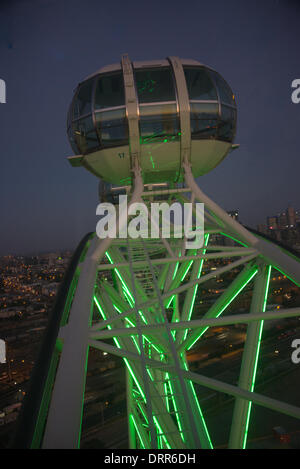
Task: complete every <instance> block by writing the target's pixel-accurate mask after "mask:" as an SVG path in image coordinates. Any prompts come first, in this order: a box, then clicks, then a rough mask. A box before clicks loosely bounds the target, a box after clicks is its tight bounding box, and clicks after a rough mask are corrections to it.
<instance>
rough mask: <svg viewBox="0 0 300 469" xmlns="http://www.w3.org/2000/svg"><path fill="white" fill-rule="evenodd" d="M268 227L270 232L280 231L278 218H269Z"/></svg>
mask: <svg viewBox="0 0 300 469" xmlns="http://www.w3.org/2000/svg"><path fill="white" fill-rule="evenodd" d="M267 227H268V229H269V230H277V229H278V218H277V217H267Z"/></svg>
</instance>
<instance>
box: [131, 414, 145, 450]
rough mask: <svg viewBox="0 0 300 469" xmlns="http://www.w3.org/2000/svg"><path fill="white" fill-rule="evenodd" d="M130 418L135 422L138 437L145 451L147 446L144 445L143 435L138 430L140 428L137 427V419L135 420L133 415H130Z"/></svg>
mask: <svg viewBox="0 0 300 469" xmlns="http://www.w3.org/2000/svg"><path fill="white" fill-rule="evenodd" d="M130 418H131V420H132V422H133V425H134V428H135V431H136V433H137V435H138V437H139V440H140V443H141V446H142V448H143V449H145V445H144V443H143V439H142V437H141V434H140V432H139V429H138V426H137V424H136V421H135V419H134V416H133V415H132V414H130Z"/></svg>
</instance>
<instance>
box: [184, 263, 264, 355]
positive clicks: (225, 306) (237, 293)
mask: <svg viewBox="0 0 300 469" xmlns="http://www.w3.org/2000/svg"><path fill="white" fill-rule="evenodd" d="M257 270H258V269H256V270H255V271H254V272H253V274H252V275H251V276H250V277H249V278H248V280H246V282H244V283H243V285H242V286H241V287H240V288H239V289H238V291H236V292H235V294H234V295H233V296H232V297H231V298H230V299H229V300H228V302H227V303H226V304H225V305H224V306H223V308H221V310H220V311H219V312H218V314H217V315H216V316H215V318H218V317H219V316H220V315H221V314H222V313H223V311H224V310H225V309H226V308H227V307H228V306H229V305H230V303H232V302H233V300H234V299H235V298H236V297H237V296H238V295H239V294H240V292H241V291H242V290H243V289H244V288H245V287H246V285H247V284H248V283H249V282H250V281H251V280H252V279H253V277H254V276H255V275H256V274H257ZM207 329H209V326H207V327H205V328H204V330H203V331H202V332H200V334H199V335H198V337H197V338H196V339H195V340H194V342H193V343H192V345H190V346H189V348H188V349H187V350H190V349H191V348H192V347H193V345H194V344H195V343H196V342H197V340H199V339H200V337H202V336H203V334H204V333H205V332H206V331H207Z"/></svg>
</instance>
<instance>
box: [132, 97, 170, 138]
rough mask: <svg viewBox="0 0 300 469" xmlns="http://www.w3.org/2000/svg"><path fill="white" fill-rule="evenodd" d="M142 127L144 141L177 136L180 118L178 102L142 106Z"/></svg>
mask: <svg viewBox="0 0 300 469" xmlns="http://www.w3.org/2000/svg"><path fill="white" fill-rule="evenodd" d="M140 129H141V139H142V143H150V142H151V141H153V140H155V141H157V140H162V141H163V140H165V139H167V140H168V137H177V136H178V133H179V120H178V116H177V112H176V103H168V104H157V105H153V106H140Z"/></svg>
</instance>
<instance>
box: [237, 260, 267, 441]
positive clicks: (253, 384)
mask: <svg viewBox="0 0 300 469" xmlns="http://www.w3.org/2000/svg"><path fill="white" fill-rule="evenodd" d="M271 269H272V266H271V265H269V266H268V274H267V281H266V287H265V296H264V301H263V308H262V312H263V313H264V312H265V311H266V305H267V300H268V293H269V286H270V276H271ZM263 326H264V320H261V321H260V325H259V333H258V342H257V347H256V353H255V360H254V367H253V374H252V381H251V387H250V392H253V390H254V386H255V380H256V373H257V365H258V358H259V352H260V345H261V338H262V331H263ZM251 408H252V401H248V408H247V417H246V424H245V433H244V438H243V444H242V448H243V449H245V448H246V444H247V437H248V430H249V423H250V415H251Z"/></svg>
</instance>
